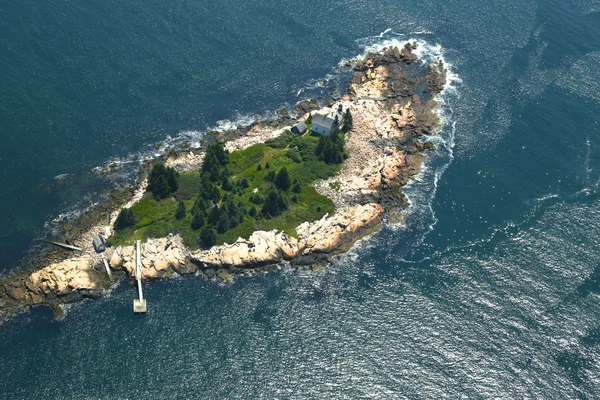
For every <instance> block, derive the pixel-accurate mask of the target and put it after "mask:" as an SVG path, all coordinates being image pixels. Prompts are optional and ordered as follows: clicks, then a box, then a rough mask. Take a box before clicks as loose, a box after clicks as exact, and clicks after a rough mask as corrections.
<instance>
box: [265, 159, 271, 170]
mask: <svg viewBox="0 0 600 400" xmlns="http://www.w3.org/2000/svg"><path fill="white" fill-rule="evenodd" d="M265 168H266V169H269V168H271V165H270V164H269V162H268V161H267V163H266V164H265Z"/></svg>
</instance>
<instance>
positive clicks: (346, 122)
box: [342, 108, 352, 133]
mask: <svg viewBox="0 0 600 400" xmlns="http://www.w3.org/2000/svg"><path fill="white" fill-rule="evenodd" d="M342 124H343V127H342V131H343V132H344V133H345V132H348V131H349V130H351V129H352V114H351V113H350V109H349V108H347V109H346V111H345V112H344V114H343V115H342Z"/></svg>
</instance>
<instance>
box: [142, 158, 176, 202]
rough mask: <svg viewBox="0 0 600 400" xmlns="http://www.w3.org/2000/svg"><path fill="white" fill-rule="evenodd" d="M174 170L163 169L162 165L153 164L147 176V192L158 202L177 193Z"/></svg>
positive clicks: (169, 168)
mask: <svg viewBox="0 0 600 400" xmlns="http://www.w3.org/2000/svg"><path fill="white" fill-rule="evenodd" d="M178 176H179V174H178V173H177V171H175V169H174V168H171V167H165V165H164V164H163V163H157V164H154V166H153V167H152V169H151V170H150V175H149V176H148V189H147V190H148V191H149V192H151V193H152V194H153V195H154V197H155V198H156V199H158V200H160V199H164V198H166V197H167V196H169V195H170V194H171V193H174V192H176V191H177V188H178V183H177V177H178Z"/></svg>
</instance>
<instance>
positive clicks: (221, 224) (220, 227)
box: [217, 213, 229, 233]
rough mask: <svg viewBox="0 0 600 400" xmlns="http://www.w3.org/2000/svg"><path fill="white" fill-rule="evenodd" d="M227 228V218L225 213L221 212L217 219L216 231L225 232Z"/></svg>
mask: <svg viewBox="0 0 600 400" xmlns="http://www.w3.org/2000/svg"><path fill="white" fill-rule="evenodd" d="M227 229H229V218H228V217H227V214H226V213H221V215H220V217H219V220H218V221H217V232H218V233H225V232H227Z"/></svg>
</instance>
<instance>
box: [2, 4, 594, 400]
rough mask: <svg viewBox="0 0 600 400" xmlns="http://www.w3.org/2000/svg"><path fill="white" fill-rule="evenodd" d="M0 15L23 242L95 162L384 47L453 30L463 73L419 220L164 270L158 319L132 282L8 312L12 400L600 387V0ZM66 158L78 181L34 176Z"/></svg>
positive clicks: (410, 394)
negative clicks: (195, 268) (199, 270)
mask: <svg viewBox="0 0 600 400" xmlns="http://www.w3.org/2000/svg"><path fill="white" fill-rule="evenodd" d="M0 11H2V15H3V18H2V19H0V32H1V34H0V40H1V42H0V43H2V46H3V51H2V52H0V68H1V71H2V72H3V73H2V75H0V82H2V88H3V91H2V96H1V97H0V99H1V100H0V101H1V102H2V106H1V107H0V110H1V111H0V113H1V114H0V135H2V136H1V137H2V139H3V145H2V146H1V147H0V159H1V160H2V165H3V169H2V172H0V174H1V175H0V176H1V181H2V183H3V189H2V190H1V191H0V204H2V207H0V228H1V229H0V231H1V232H3V233H2V235H3V236H2V238H1V239H2V240H1V241H0V243H2V247H0V254H2V256H3V259H5V260H17V259H18V258H19V257H20V256H21V255H22V254H23V251H25V250H26V249H27V248H28V246H30V245H31V243H33V241H34V240H35V239H36V238H37V237H39V236H41V235H43V234H44V232H46V231H45V229H47V228H44V222H47V221H48V220H50V219H52V217H53V216H54V215H56V214H58V213H61V212H65V210H71V209H77V207H78V206H80V205H81V204H85V202H86V201H93V200H94V196H93V195H89V193H95V191H98V190H100V189H101V188H102V187H103V186H104V185H105V184H104V183H102V182H98V181H96V180H95V179H93V178H89V176H90V175H89V173H88V172H89V171H90V170H91V169H92V168H94V167H96V166H98V165H102V164H104V163H105V162H107V161H108V160H125V161H131V163H132V165H135V163H136V162H137V160H138V159H139V158H140V157H143V156H144V155H146V154H148V153H149V152H151V151H150V150H151V148H152V146H153V144H154V143H155V142H156V141H160V140H164V139H165V138H166V137H167V135H170V136H172V137H175V136H177V134H178V133H180V132H183V131H190V132H193V131H202V130H204V129H206V128H207V127H211V126H215V125H217V121H219V120H221V119H224V118H229V119H235V118H239V117H244V116H247V115H252V114H253V113H262V114H265V113H266V114H268V113H269V112H270V111H272V110H274V109H275V108H277V107H279V106H280V105H282V104H286V103H293V102H294V101H296V100H297V99H298V98H302V97H303V96H304V95H305V94H306V93H307V92H310V90H309V89H307V90H305V92H302V93H301V94H300V96H299V97H298V96H297V93H298V92H299V91H302V89H303V88H305V87H310V86H311V85H313V83H314V82H318V81H319V80H320V79H322V78H323V77H326V76H328V75H330V76H331V77H332V78H333V79H334V80H335V79H340V80H343V77H340V76H338V75H337V74H336V72H335V70H336V69H335V67H336V66H337V65H338V63H339V62H340V61H341V60H343V59H345V58H348V57H353V56H355V55H356V54H359V53H361V52H362V51H364V46H366V45H370V44H375V43H381V42H382V41H384V40H389V39H399V40H402V39H406V38H411V37H414V38H417V39H420V40H424V41H427V42H428V43H430V44H431V45H434V44H440V45H442V46H443V48H444V57H445V58H446V60H447V61H448V62H449V63H451V64H452V70H453V71H454V72H455V73H456V74H457V76H458V77H459V78H460V81H458V80H457V81H456V82H455V89H453V90H450V91H449V92H448V93H447V95H446V96H445V103H446V105H445V108H444V110H445V116H446V120H447V121H448V125H447V128H446V129H444V131H443V132H441V135H440V139H437V140H438V144H439V146H438V148H439V152H438V153H437V155H436V156H432V157H431V158H430V159H429V160H428V163H427V168H426V170H425V171H424V173H423V174H422V175H421V176H419V178H418V179H417V180H416V181H415V182H414V183H413V184H411V186H410V188H409V189H408V190H407V194H408V196H409V198H410V200H411V202H412V204H413V206H412V208H411V210H410V211H409V213H408V215H407V220H406V223H405V224H404V225H402V226H387V227H386V228H384V230H383V231H382V232H380V233H378V234H375V235H374V236H373V237H372V238H370V239H368V240H365V241H363V242H362V243H361V244H360V245H359V246H358V247H357V248H356V249H355V250H353V251H352V252H351V253H349V254H347V255H345V256H343V257H342V258H341V259H340V260H339V261H338V262H337V263H336V264H335V265H334V266H333V267H332V268H330V269H327V270H325V271H323V272H320V273H317V274H313V273H308V272H304V271H300V272H294V271H291V270H287V269H285V268H284V269H282V270H281V271H279V272H276V273H272V274H269V275H263V276H258V277H255V278H250V279H240V280H238V281H236V282H235V283H234V284H232V285H229V286H220V285H218V284H216V283H213V282H205V281H203V280H201V279H200V278H197V277H186V278H178V279H175V280H172V281H164V282H156V283H151V284H148V285H146V293H147V297H148V301H149V313H148V314H147V315H146V316H144V317H139V316H135V315H132V313H131V300H132V298H133V296H134V291H133V289H132V288H129V287H128V285H126V284H121V285H120V286H118V287H116V288H114V289H113V291H112V292H111V294H110V295H109V296H107V297H105V298H103V299H100V300H97V301H86V302H83V303H81V304H78V305H75V306H73V307H71V308H70V309H69V310H68V312H67V314H66V316H65V317H64V318H62V319H61V320H59V321H55V320H52V319H51V318H49V317H48V315H46V313H45V312H44V311H41V310H40V311H38V312H36V313H34V314H28V315H24V316H21V317H19V318H16V319H14V320H11V321H9V322H8V323H6V324H4V325H3V326H2V327H1V328H0V357H1V361H2V362H1V363H0V394H2V396H3V397H4V398H7V399H20V398H27V399H48V398H57V399H90V398H103V399H112V398H148V399H164V398H173V399H176V398H214V399H220V398H240V399H249V398H266V399H271V398H282V399H288V398H293V399H300V398H306V399H313V398H335V399H338V398H349V399H355V398H374V399H382V398H386V399H387V398H435V399H437V398H545V399H565V398H588V399H592V398H598V397H600V386H599V383H600V369H599V368H598V365H599V363H598V361H600V339H599V338H600V333H599V332H600V322H599V321H600V318H599V317H600V298H599V294H600V284H599V279H600V278H599V277H600V244H599V243H598V229H599V228H600V222H599V221H600V218H599V217H600V191H599V183H600V169H599V168H600V153H599V151H598V150H599V149H600V138H599V136H598V133H599V129H600V127H599V125H598V119H599V115H600V95H599V93H600V72H599V71H600V69H599V68H598V67H599V66H600V42H599V41H598V38H599V37H600V3H599V2H598V1H595V0H573V1H556V0H554V1H552V0H551V1H544V2H542V1H538V2H535V1H520V0H516V1H496V2H480V3H473V2H470V1H454V2H437V1H419V2H407V1H400V0H396V1H391V0H390V1H384V2H367V1H364V0H356V1H347V2H344V3H343V4H342V3H339V2H325V1H321V0H318V1H313V2H310V3H305V4H299V3H297V2H288V1H283V2H274V1H265V0H256V1H249V2H246V3H244V4H238V3H236V2H233V1H229V0H222V1H219V2H213V1H204V2H190V1H188V2H186V1H176V2H171V3H166V2H159V1H153V0H150V1H146V2H137V1H130V2H127V3H120V2H112V1H103V2H97V1H92V2H86V3H84V2H76V1H70V2H47V3H44V4H39V3H38V2H27V1H25V2H13V1H9V2H5V3H3V4H1V5H0ZM387 29H391V31H388V32H387V33H386V34H384V35H382V37H381V38H380V37H379V35H380V33H381V32H384V31H386V30H387ZM461 81H462V83H461ZM187 135H190V136H193V135H196V134H193V133H187ZM65 173H68V174H74V178H73V182H72V183H71V184H70V185H69V186H68V187H69V188H71V189H70V191H69V192H68V193H56V191H52V189H49V190H38V189H37V188H38V187H39V186H40V185H44V184H47V183H49V182H51V183H54V182H55V180H54V177H55V176H56V175H59V174H65ZM50 186H52V185H50ZM42 187H46V186H42ZM86 196H87V197H86ZM10 265H11V263H6V264H5V265H4V266H3V268H7V267H9V266H10ZM2 396H0V397H2Z"/></svg>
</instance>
